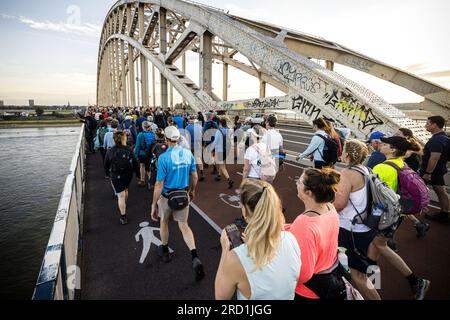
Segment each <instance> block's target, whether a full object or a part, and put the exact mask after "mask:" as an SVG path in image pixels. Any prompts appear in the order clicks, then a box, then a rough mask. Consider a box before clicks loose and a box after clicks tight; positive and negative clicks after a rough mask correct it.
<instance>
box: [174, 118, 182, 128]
mask: <svg viewBox="0 0 450 320" xmlns="http://www.w3.org/2000/svg"><path fill="white" fill-rule="evenodd" d="M173 122H175V123H176V125H177V127H178V129H184V119H183V118H182V117H180V116H176V117H173Z"/></svg>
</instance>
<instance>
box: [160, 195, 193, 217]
mask: <svg viewBox="0 0 450 320" xmlns="http://www.w3.org/2000/svg"><path fill="white" fill-rule="evenodd" d="M170 216H173V220H175V221H177V222H184V223H187V221H188V217H189V206H187V207H186V208H184V209H182V210H172V209H170V207H169V200H168V199H167V198H166V197H164V196H161V197H160V198H159V200H158V217H160V218H161V220H164V221H167V220H169V218H170Z"/></svg>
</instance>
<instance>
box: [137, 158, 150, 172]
mask: <svg viewBox="0 0 450 320" xmlns="http://www.w3.org/2000/svg"><path fill="white" fill-rule="evenodd" d="M138 160H139V163H143V164H144V165H145V171H150V157H148V156H146V155H145V156H139V157H138Z"/></svg>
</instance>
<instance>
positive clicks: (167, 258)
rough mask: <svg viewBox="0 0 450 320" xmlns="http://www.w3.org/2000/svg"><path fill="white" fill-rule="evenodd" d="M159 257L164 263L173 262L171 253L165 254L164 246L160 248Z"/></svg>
mask: <svg viewBox="0 0 450 320" xmlns="http://www.w3.org/2000/svg"><path fill="white" fill-rule="evenodd" d="M158 255H159V256H160V257H161V259H162V261H163V262H165V263H168V262H170V261H172V255H171V254H170V252H164V249H163V246H162V245H160V246H159V247H158Z"/></svg>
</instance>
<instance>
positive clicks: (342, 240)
mask: <svg viewBox="0 0 450 320" xmlns="http://www.w3.org/2000/svg"><path fill="white" fill-rule="evenodd" d="M368 154H369V150H368V148H367V146H366V145H365V144H364V143H363V142H361V141H358V140H347V141H346V143H345V145H344V150H343V152H342V161H343V163H344V164H345V165H346V166H347V167H346V168H345V169H344V170H342V171H341V180H340V181H339V184H338V186H337V193H336V199H335V200H334V206H335V208H336V210H337V211H338V213H339V246H340V247H343V248H345V249H346V252H345V253H346V254H347V257H348V266H349V268H350V275H351V278H352V282H353V283H354V284H355V286H356V288H357V289H358V290H359V291H360V292H361V294H362V295H363V297H364V299H366V300H380V295H379V294H378V292H377V290H376V289H375V287H374V286H373V285H372V282H370V281H369V280H368V278H367V271H368V268H369V267H370V266H373V265H376V262H375V261H374V260H375V257H373V256H371V255H370V254H369V247H370V244H371V243H372V241H373V239H374V238H375V236H376V235H377V232H376V230H373V229H370V228H369V227H367V226H366V225H364V224H363V223H358V220H357V219H358V217H359V214H362V213H363V212H365V210H366V209H367V208H368V206H369V205H370V201H371V199H369V197H368V190H367V188H368V187H369V186H368V184H367V181H366V178H365V176H367V175H369V170H368V169H367V168H366V167H364V166H363V163H364V162H365V161H366V159H367V156H368ZM370 257H372V259H371V258H370Z"/></svg>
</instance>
